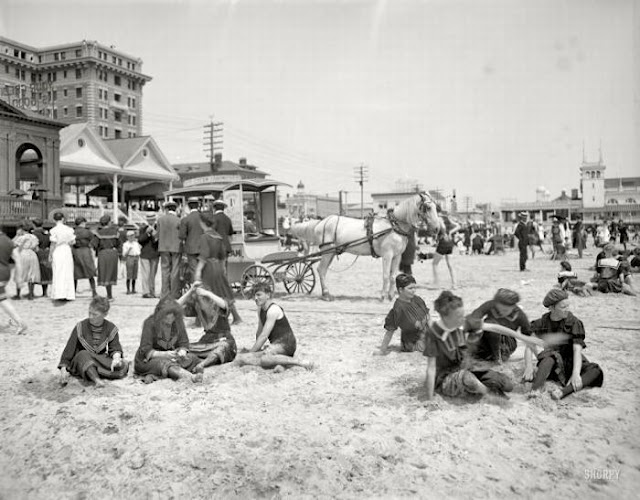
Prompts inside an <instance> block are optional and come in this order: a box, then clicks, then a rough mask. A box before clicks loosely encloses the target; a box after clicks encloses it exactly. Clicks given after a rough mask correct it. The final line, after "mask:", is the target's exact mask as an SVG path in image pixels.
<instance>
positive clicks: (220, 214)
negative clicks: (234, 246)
mask: <svg viewBox="0 0 640 500" xmlns="http://www.w3.org/2000/svg"><path fill="white" fill-rule="evenodd" d="M211 205H212V207H213V218H214V220H215V221H216V224H215V227H216V231H217V232H218V234H219V235H220V236H221V237H222V242H223V244H224V247H225V249H226V250H227V258H229V254H231V239H230V237H231V235H232V234H233V225H232V224H231V219H230V218H229V216H228V215H227V214H225V213H224V209H225V208H226V206H227V204H226V203H225V201H224V200H222V199H218V200H214V201H213V203H212V204H211ZM224 266H225V269H226V267H227V259H225V261H224ZM229 312H230V313H231V316H232V317H233V324H234V325H237V324H240V323H242V318H240V314H239V313H238V310H237V309H236V305H235V303H232V304H229Z"/></svg>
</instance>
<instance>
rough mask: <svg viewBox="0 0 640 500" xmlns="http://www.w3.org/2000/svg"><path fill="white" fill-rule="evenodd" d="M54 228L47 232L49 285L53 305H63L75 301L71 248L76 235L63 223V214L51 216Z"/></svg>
mask: <svg viewBox="0 0 640 500" xmlns="http://www.w3.org/2000/svg"><path fill="white" fill-rule="evenodd" d="M53 220H54V221H56V226H55V227H54V228H53V229H51V231H50V232H49V234H50V237H51V249H50V253H49V255H50V256H51V267H52V271H53V280H52V283H51V298H52V299H53V300H54V304H56V305H60V304H64V303H65V302H66V301H68V300H75V298H76V292H75V289H74V286H73V254H72V252H71V246H72V245H73V244H74V243H75V241H76V235H75V233H74V231H73V229H71V228H70V227H69V226H67V225H65V223H64V214H63V213H62V212H56V213H55V214H53Z"/></svg>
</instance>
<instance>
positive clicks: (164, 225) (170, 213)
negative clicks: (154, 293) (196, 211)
mask: <svg viewBox="0 0 640 500" xmlns="http://www.w3.org/2000/svg"><path fill="white" fill-rule="evenodd" d="M163 208H164V212H165V213H164V215H161V216H160V217H158V222H157V229H158V251H159V252H160V274H161V276H162V292H161V293H162V296H165V295H167V294H171V296H172V297H173V298H175V299H177V298H179V296H180V274H179V273H180V257H181V248H180V246H181V245H180V237H179V231H180V219H179V218H178V216H177V215H176V209H177V208H178V205H177V203H176V202H175V201H167V202H166V203H165V204H164V206H163Z"/></svg>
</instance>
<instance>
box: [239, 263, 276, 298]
mask: <svg viewBox="0 0 640 500" xmlns="http://www.w3.org/2000/svg"><path fill="white" fill-rule="evenodd" d="M258 283H267V284H268V285H269V286H270V287H271V290H272V291H273V290H274V288H275V285H276V280H275V279H273V275H272V274H271V272H270V271H269V270H268V269H267V268H266V267H263V266H260V265H257V264H254V265H252V266H249V267H247V268H246V269H245V270H244V272H243V273H242V279H241V281H240V285H241V287H242V288H241V290H240V291H241V292H242V296H243V297H244V298H245V299H248V298H251V296H252V295H253V287H254V286H256V285H257V284H258Z"/></svg>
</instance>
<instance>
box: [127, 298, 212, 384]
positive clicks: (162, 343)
mask: <svg viewBox="0 0 640 500" xmlns="http://www.w3.org/2000/svg"><path fill="white" fill-rule="evenodd" d="M188 349H189V337H188V336H187V329H186V328H185V326H184V319H183V313H182V307H181V306H180V304H179V303H178V302H177V301H176V300H175V299H173V298H172V297H171V296H170V295H167V296H165V297H163V298H162V299H160V302H158V305H156V308H155V310H154V312H153V314H152V315H151V316H149V317H148V318H147V319H145V320H144V323H143V324H142V336H141V338H140V347H138V350H137V352H136V357H135V361H134V365H133V366H134V370H135V373H136V375H140V376H143V377H144V381H145V383H149V382H153V381H154V380H157V379H159V378H167V377H169V378H171V379H173V380H179V379H183V378H184V379H187V378H190V379H191V381H192V382H202V368H200V367H198V364H199V363H200V359H199V358H198V357H197V356H195V355H193V354H191V353H190V352H188Z"/></svg>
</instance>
